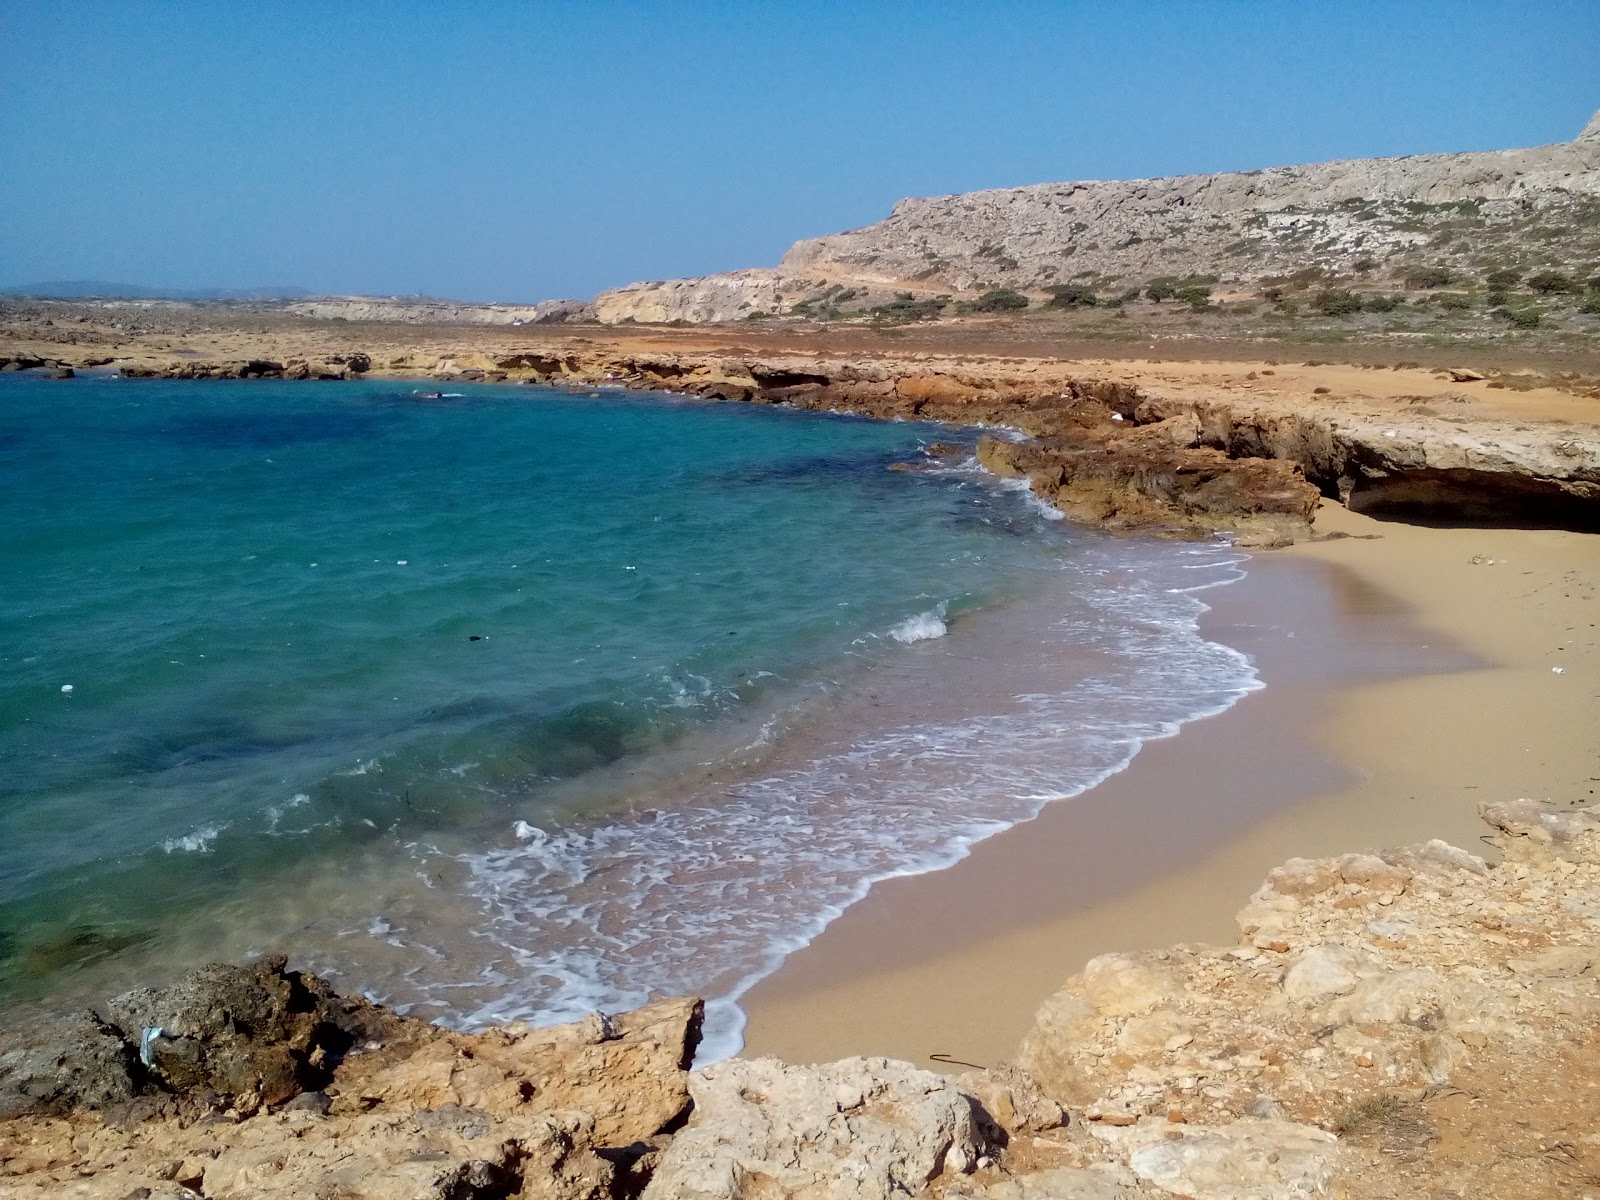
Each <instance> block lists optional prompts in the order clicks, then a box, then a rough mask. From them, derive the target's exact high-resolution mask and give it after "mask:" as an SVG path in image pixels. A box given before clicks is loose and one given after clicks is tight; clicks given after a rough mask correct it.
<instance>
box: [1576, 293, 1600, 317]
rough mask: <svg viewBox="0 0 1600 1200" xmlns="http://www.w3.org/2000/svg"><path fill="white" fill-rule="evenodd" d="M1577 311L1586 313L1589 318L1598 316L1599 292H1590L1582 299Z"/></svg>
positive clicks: (1599, 314)
mask: <svg viewBox="0 0 1600 1200" xmlns="http://www.w3.org/2000/svg"><path fill="white" fill-rule="evenodd" d="M1578 311H1579V312H1581V313H1588V314H1589V315H1590V316H1600V292H1590V293H1589V294H1588V295H1587V296H1585V297H1584V298H1583V303H1582V304H1580V305H1578Z"/></svg>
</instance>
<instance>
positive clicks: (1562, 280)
mask: <svg viewBox="0 0 1600 1200" xmlns="http://www.w3.org/2000/svg"><path fill="white" fill-rule="evenodd" d="M1528 287H1529V288H1530V289H1531V290H1532V291H1535V292H1538V293H1539V294H1540V295H1541V296H1554V295H1557V294H1563V295H1572V294H1573V293H1575V292H1580V291H1582V290H1583V287H1582V285H1581V284H1580V283H1579V282H1578V281H1577V280H1576V279H1573V278H1572V277H1571V276H1570V275H1563V274H1562V273H1561V272H1560V271H1540V272H1539V273H1538V274H1537V275H1529V276H1528Z"/></svg>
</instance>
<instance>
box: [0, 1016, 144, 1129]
mask: <svg viewBox="0 0 1600 1200" xmlns="http://www.w3.org/2000/svg"><path fill="white" fill-rule="evenodd" d="M140 1076H141V1071H140V1068H139V1063H138V1058H137V1054H136V1051H135V1049H134V1047H132V1046H130V1045H129V1044H128V1043H127V1041H126V1040H124V1039H123V1037H122V1036H121V1034H120V1033H119V1032H118V1031H117V1030H116V1029H114V1028H113V1027H111V1026H109V1025H107V1024H106V1023H105V1022H104V1021H102V1020H101V1019H100V1018H99V1017H97V1016H95V1015H94V1014H93V1013H87V1012H86V1013H79V1014H76V1015H74V1016H69V1017H63V1018H60V1019H57V1020H51V1021H45V1022H41V1023H30V1024H26V1025H22V1026H13V1027H11V1028H8V1029H7V1030H6V1031H5V1032H4V1033H3V1034H0V1120H6V1119H8V1118H11V1117H15V1116H19V1115H21V1114H23V1113H30V1112H31V1113H42V1114H53V1113H66V1112H71V1111H73V1110H74V1109H79V1108H109V1107H110V1106H111V1105H113V1104H118V1103H121V1102H123V1101H127V1100H131V1099H133V1097H134V1096H135V1095H136V1094H137V1093H138V1091H139V1086H140Z"/></svg>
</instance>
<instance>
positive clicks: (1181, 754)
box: [745, 507, 1600, 1069]
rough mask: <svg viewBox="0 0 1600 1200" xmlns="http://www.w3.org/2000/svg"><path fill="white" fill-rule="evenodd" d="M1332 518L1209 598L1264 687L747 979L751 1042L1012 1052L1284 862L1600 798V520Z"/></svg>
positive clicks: (959, 1058)
mask: <svg viewBox="0 0 1600 1200" xmlns="http://www.w3.org/2000/svg"><path fill="white" fill-rule="evenodd" d="M1318 529H1319V530H1321V531H1323V532H1324V533H1327V532H1335V533H1344V534H1347V535H1349V536H1347V537H1344V538H1339V539H1335V540H1325V541H1320V542H1316V543H1312V544H1308V545H1304V546H1299V547H1296V548H1294V549H1293V550H1290V551H1282V552H1277V553H1273V554H1268V555H1260V556H1257V557H1256V558H1255V559H1254V560H1253V561H1252V563H1251V565H1250V576H1249V578H1248V579H1247V580H1246V581H1244V582H1243V583H1241V584H1238V585H1235V586H1233V587H1230V588H1223V589H1217V590H1215V591H1213V592H1211V593H1208V594H1207V595H1206V597H1205V598H1206V600H1207V602H1208V603H1210V604H1212V606H1213V611H1212V612H1211V613H1209V614H1207V616H1206V617H1205V619H1204V621H1203V626H1202V627H1203V628H1204V630H1205V631H1206V633H1207V635H1208V636H1210V637H1212V638H1214V639H1216V640H1219V641H1222V642H1225V643H1227V644H1229V645H1233V646H1236V647H1238V648H1239V649H1242V650H1244V651H1246V652H1247V653H1249V654H1251V655H1253V656H1254V658H1255V660H1256V663H1257V666H1258V669H1259V670H1260V672H1261V675H1262V678H1263V679H1264V680H1265V681H1266V683H1267V687H1266V688H1265V689H1264V690H1262V691H1259V692H1256V693H1254V694H1252V695H1250V696H1247V697H1245V698H1244V699H1243V700H1241V701H1240V702H1239V703H1238V704H1236V705H1235V706H1234V707H1233V708H1231V709H1229V710H1228V711H1227V712H1225V713H1223V714H1221V715H1219V716H1216V717H1212V718H1209V719H1206V720H1203V721H1198V722H1194V723H1191V724H1189V725H1187V726H1185V727H1184V728H1183V730H1182V731H1181V732H1180V733H1179V735H1178V736H1176V737H1173V738H1169V739H1165V740H1162V741H1158V742H1153V743H1150V744H1148V745H1147V746H1146V747H1145V749H1144V750H1143V751H1142V752H1141V753H1140V755H1139V756H1138V757H1137V758H1136V759H1135V760H1134V762H1133V764H1132V765H1131V766H1130V767H1129V768H1128V769H1127V770H1125V771H1123V772H1122V773H1120V774H1119V775H1117V776H1114V777H1113V778H1112V779H1110V780H1108V781H1106V782H1105V783H1103V784H1101V785H1100V786H1099V787H1098V788H1095V789H1093V790H1092V791H1091V792H1089V793H1087V794H1085V795H1083V796H1080V797H1077V798H1075V799H1072V800H1068V801H1063V802H1060V803H1058V804H1055V805H1053V806H1051V807H1050V808H1049V809H1047V810H1046V811H1045V813H1044V814H1043V815H1042V816H1040V817H1039V818H1038V819H1037V820H1035V821H1032V822H1029V823H1027V824H1025V825H1021V826H1017V827H1016V828H1013V829H1011V830H1009V831H1007V832H1006V833H1003V834H1001V835H999V836H997V837H995V838H992V839H990V840H989V841H987V842H984V843H981V844H980V845H979V846H977V847H976V848H975V849H974V851H973V853H972V854H971V855H970V856H969V857H968V858H967V859H965V860H963V861H962V862H961V863H959V864H957V865H956V866H955V867H953V868H950V869H949V870H946V871H941V872H936V873H932V874H928V875H922V876H917V877H913V878H907V879H897V880H891V881H889V882H887V883H884V884H880V885H879V886H877V887H876V888H874V889H873V891H872V893H871V894H870V895H869V896H868V897H867V898H866V899H865V900H863V901H862V902H861V903H859V904H857V905H856V906H855V907H853V908H852V909H850V910H849V911H848V912H846V913H845V914H844V916H843V917H841V918H840V919H839V920H838V921H836V922H835V923H834V924H833V925H831V926H830V927H829V928H828V929H827V930H826V931H825V932H824V933H823V934H822V936H821V937H819V938H818V939H816V940H815V941H814V942H813V943H811V945H809V946H807V947H806V948H805V949H803V950H801V951H798V952H797V953H795V954H793V955H791V956H790V958H789V959H788V961H787V962H786V963H785V965H784V966H783V968H782V969H781V970H779V971H778V972H777V973H776V974H775V975H773V976H770V977H769V978H767V979H766V980H764V981H762V982H761V983H760V984H758V985H757V986H756V987H755V988H754V989H753V990H752V991H751V992H750V993H749V994H748V995H747V996H746V997H745V1005H746V1008H747V1011H748V1013H749V1016H750V1022H749V1027H748V1029H747V1037H746V1047H745V1053H746V1054H747V1055H760V1054H774V1055H777V1056H779V1057H782V1058H786V1059H789V1060H791V1061H799V1062H810V1061H824V1060H828V1059H833V1058H837V1057H840V1056H842V1055H847V1054H868V1053H870V1054H888V1055H891V1056H894V1057H899V1058H905V1059H908V1060H910V1061H913V1062H919V1063H922V1064H923V1065H927V1066H932V1067H935V1068H939V1067H940V1066H941V1064H942V1065H943V1066H944V1068H945V1069H952V1068H951V1066H950V1064H952V1063H958V1064H959V1063H973V1064H979V1065H989V1064H992V1063H994V1062H998V1061H1001V1060H1004V1059H1007V1058H1009V1057H1011V1055H1012V1053H1013V1052H1014V1050H1015V1047H1016V1044H1017V1042H1018V1041H1019V1040H1020V1038H1021V1036H1022V1034H1023V1033H1024V1032H1025V1031H1026V1030H1027V1028H1028V1026H1029V1024H1030V1023H1031V1020H1032V1014H1033V1012H1034V1010H1035V1009H1036V1008H1037V1007H1038V1005H1039V1003H1040V1002H1041V1001H1043V1000H1044V998H1045V997H1046V996H1047V995H1049V993H1050V992H1052V991H1053V990H1054V989H1055V988H1056V987H1057V986H1059V985H1060V983H1061V982H1062V981H1063V980H1064V979H1065V978H1066V977H1067V976H1068V975H1070V974H1072V973H1073V972H1074V971H1076V970H1078V969H1079V968H1080V967H1081V966H1082V964H1083V963H1084V962H1085V961H1086V960H1087V959H1088V958H1091V957H1093V956H1094V955H1095V954H1100V953H1105V952H1107V951H1111V950H1130V949H1137V948H1141V947H1151V946H1161V945H1168V944H1171V943H1174V942H1181V941H1223V942H1229V941H1231V940H1232V939H1233V937H1234V927H1233V920H1232V918H1233V914H1234V912H1236V911H1237V910H1238V909H1239V908H1240V907H1242V905H1243V904H1244V901H1245V899H1246V898H1247V896H1248V895H1249V893H1250V892H1251V891H1252V890H1253V889H1254V888H1255V887H1256V886H1257V884H1258V883H1259V882H1260V880H1261V878H1262V876H1263V875H1264V874H1265V873H1266V871H1267V870H1268V869H1270V868H1271V867H1272V866H1274V865H1276V864H1277V863H1279V862H1281V861H1283V860H1284V859H1285V858H1289V857H1291V856H1294V855H1303V856H1308V857H1313V856H1317V855H1322V854H1333V853H1340V852H1344V851H1348V850H1357V849H1363V848H1378V847H1383V846H1390V845H1400V844H1405V843H1408V842H1414V841H1421V840H1426V839H1428V838H1431V837H1442V838H1445V839H1446V840H1448V841H1452V842H1455V843H1457V844H1460V845H1466V846H1468V847H1471V848H1474V849H1484V847H1483V846H1482V845H1481V843H1480V841H1479V837H1480V835H1481V834H1482V833H1483V827H1482V826H1481V824H1480V823H1479V821H1478V819H1477V816H1476V809H1477V805H1478V804H1479V803H1480V802H1481V801H1484V800H1491V799H1504V798H1514V797H1516V796H1532V797H1537V798H1540V799H1544V798H1547V797H1548V798H1553V799H1560V800H1569V801H1572V802H1582V803H1592V802H1594V801H1595V799H1596V790H1597V789H1600V649H1597V640H1600V630H1597V629H1596V625H1597V623H1600V536H1596V535H1592V534H1576V533H1568V532H1563V531H1528V530H1483V529H1427V528H1420V527H1417V526H1408V525H1400V524H1396V523H1392V522H1377V521H1373V520H1370V519H1368V518H1364V517H1360V516H1356V515H1354V514H1350V513H1348V512H1346V511H1345V510H1343V509H1342V508H1338V507H1327V508H1325V511H1324V512H1323V513H1322V514H1321V515H1320V516H1319V519H1318ZM1474 560H1477V561H1474ZM1491 560H1492V561H1491ZM1554 667H1560V668H1561V671H1560V673H1556V672H1555V671H1553V670H1552V668H1554ZM935 1056H939V1057H935ZM954 1069H959V1068H958V1067H957V1068H954Z"/></svg>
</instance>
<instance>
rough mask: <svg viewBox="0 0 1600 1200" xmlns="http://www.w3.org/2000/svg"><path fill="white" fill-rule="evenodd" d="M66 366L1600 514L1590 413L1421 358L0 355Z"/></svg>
mask: <svg viewBox="0 0 1600 1200" xmlns="http://www.w3.org/2000/svg"><path fill="white" fill-rule="evenodd" d="M73 365H76V367H78V368H79V369H82V368H86V367H91V366H100V367H105V368H109V369H113V370H115V371H116V372H117V373H119V374H120V375H121V376H123V377H126V378H163V379H296V380H349V379H358V378H364V377H383V378H394V379H402V380H419V379H422V380H430V381H435V382H519V383H547V384H556V385H559V386H565V387H570V388H577V389H591V388H603V387H624V388H633V389H645V390H664V391H673V392H679V393H684V394H689V395H696V396H701V397H705V398H708V399H720V400H727V401H735V402H744V403H759V404H783V405H788V406H792V407H796V408H808V409H822V410H831V411H841V412H852V413H859V414H863V415H867V416H872V417H876V418H880V419H918V420H937V421H950V422H957V423H961V424H967V425H972V424H985V425H994V426H1002V427H1006V428H1010V429H1014V430H1018V431H1021V432H1022V433H1023V434H1026V435H1027V440H1026V441H1022V442H1015V441H1007V440H1002V439H996V438H989V439H986V440H985V443H984V445H983V447H982V449H981V451H980V458H981V461H982V462H983V464H984V465H985V466H986V467H988V468H989V469H991V470H994V471H996V472H998V473H1000V474H1003V475H1011V476H1017V477H1025V478H1027V479H1028V481H1029V483H1030V485H1031V486H1032V488H1033V490H1034V491H1035V492H1036V493H1037V494H1038V495H1039V496H1040V497H1041V498H1043V499H1045V500H1046V501H1048V502H1050V503H1053V504H1055V505H1056V506H1057V507H1059V508H1060V509H1062V510H1063V511H1064V512H1066V513H1067V514H1068V515H1070V516H1072V517H1073V518H1075V519H1077V520H1081V521H1085V522H1088V523H1093V524H1098V525H1101V526H1103V527H1106V528H1110V529H1114V530H1119V531H1141V532H1157V533H1164V534H1169V535H1176V536H1207V535H1209V534H1211V533H1214V532H1218V531H1223V532H1228V533H1232V534H1235V535H1238V537H1239V538H1240V541H1241V544H1242V545H1245V546H1254V547H1263V546H1274V545H1283V544H1287V543H1289V542H1292V541H1295V540H1299V539H1304V538H1306V537H1308V536H1309V535H1310V527H1311V522H1312V519H1313V514H1314V510H1315V508H1316V504H1317V501H1318V498H1319V496H1328V497H1334V498H1337V499H1339V500H1341V501H1342V502H1344V503H1346V504H1347V505H1348V506H1349V507H1350V508H1352V509H1354V510H1357V511H1362V512H1368V513H1372V514H1374V515H1392V516H1399V517H1403V518H1410V519H1419V518H1420V519H1424V520H1443V521H1452V522H1469V523H1470V522H1483V521H1490V522H1499V521H1507V520H1510V521H1516V522H1520V523H1524V524H1530V525H1535V526H1552V527H1558V528H1569V529H1579V530H1593V529H1600V445H1597V444H1596V443H1595V440H1594V438H1593V436H1592V425H1590V424H1588V423H1585V422H1583V421H1581V419H1579V417H1578V416H1577V414H1575V415H1574V417H1573V419H1569V420H1564V421H1563V420H1540V421H1537V422H1528V421H1525V420H1521V419H1519V418H1518V417H1517V416H1516V415H1514V414H1507V415H1494V416H1490V415H1488V414H1486V413H1483V412H1482V411H1475V409H1481V407H1482V401H1481V400H1480V399H1479V396H1481V395H1482V394H1483V393H1482V391H1481V389H1483V388H1493V387H1496V386H1499V387H1502V388H1504V387H1505V386H1507V385H1506V383H1505V381H1504V380H1503V379H1499V378H1489V379H1486V378H1485V376H1484V374H1482V373H1480V372H1477V371H1473V370H1469V369H1462V368H1457V369H1451V370H1440V371H1433V372H1429V373H1428V374H1427V375H1426V376H1425V379H1426V380H1427V384H1426V385H1424V384H1420V383H1419V384H1418V385H1417V386H1419V387H1422V386H1428V390H1427V391H1419V392H1417V393H1414V394H1410V395H1406V396H1405V397H1403V398H1402V399H1403V402H1401V403H1395V402H1394V401H1392V400H1386V401H1385V402H1381V403H1371V402H1366V403H1364V402H1362V401H1363V400H1370V399H1371V398H1370V397H1362V396H1356V397H1351V396H1346V395H1337V394H1334V393H1333V391H1332V389H1329V388H1326V387H1324V388H1316V389H1309V390H1310V392H1311V394H1296V392H1294V391H1290V390H1288V388H1284V387H1279V386H1276V385H1278V384H1279V382H1280V381H1279V380H1278V379H1276V378H1275V376H1276V375H1277V372H1276V371H1275V370H1274V369H1273V368H1267V367H1263V368H1261V369H1260V370H1259V371H1258V370H1252V371H1249V372H1248V373H1244V374H1243V378H1242V379H1239V380H1236V381H1230V383H1229V385H1227V386H1224V387H1217V388H1210V389H1195V388H1186V389H1172V390H1169V389H1167V388H1164V387H1162V386H1161V385H1160V384H1159V383H1153V382H1151V381H1150V380H1148V379H1144V378H1141V377H1140V374H1139V373H1138V372H1135V371H1129V370H1126V369H1124V370H1121V371H1111V370H1105V369H1102V370H1099V371H1097V370H1094V369H1092V368H1088V367H1086V365H1085V364H1080V363H1072V362H1064V361H1058V360H1052V359H1017V358H993V357H989V358H984V357H976V356H971V355H964V356H953V355H951V356H940V355H931V354H926V353H918V354H906V355H901V354H893V353H887V352H880V353H875V354H868V353H854V354H849V355H833V354H780V353H770V352H768V353H750V352H748V351H746V352H741V351H740V348H738V347H731V348H727V349H719V350H680V351H641V350H637V349H632V348H630V347H627V346H625V345H621V344H615V343H613V344H604V343H601V344H596V343H594V342H593V341H592V340H590V339H585V338H577V339H574V338H565V339H556V340H553V341H551V342H550V343H548V344H544V345H540V346H538V347H536V348H526V349H513V350H507V351H492V350H491V351H481V350H474V351H470V352H462V353H431V352H424V351H414V352H410V353H405V354H398V355H389V356H384V355H382V354H381V353H378V352H375V351H374V352H369V351H365V350H347V351H343V352H332V353H324V354H321V355H314V354H304V353H301V354H293V355H284V356H283V357H282V358H272V359H269V358H260V357H258V358H248V359H240V360H229V359H219V358H213V357H208V358H206V359H177V360H173V359H165V360H162V359H159V358H150V357H148V356H146V357H140V358H134V359H130V358H127V357H107V356H105V355H94V356H89V357H81V358H79V359H78V361H77V362H76V364H73V363H72V362H71V360H70V359H67V358H56V359H45V358H42V357H40V356H37V355H34V356H25V355H13V356H11V357H10V358H9V359H6V360H4V361H0V368H6V369H26V368H40V367H43V368H47V369H49V368H53V369H55V370H56V371H57V372H58V373H70V372H71V370H72V367H73ZM1109 365H1110V364H1102V367H1103V368H1104V367H1109ZM1314 365H1316V364H1311V363H1308V364H1307V366H1314ZM1414 373H1415V374H1421V372H1414ZM1283 382H1285V383H1287V382H1288V381H1287V380H1284V381H1283ZM1290 386H1291V387H1292V384H1291V385H1290ZM1471 388H1477V389H1480V390H1479V392H1478V393H1476V394H1475V393H1474V392H1472V391H1469V390H1466V389H1471ZM595 394H597V395H598V394H599V393H595ZM1573 399H1574V401H1575V402H1576V403H1577V404H1579V405H1584V406H1585V407H1593V405H1592V404H1587V401H1588V400H1592V397H1585V398H1580V397H1579V396H1577V395H1574V397H1573ZM1447 406H1454V411H1451V408H1450V407H1447Z"/></svg>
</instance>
